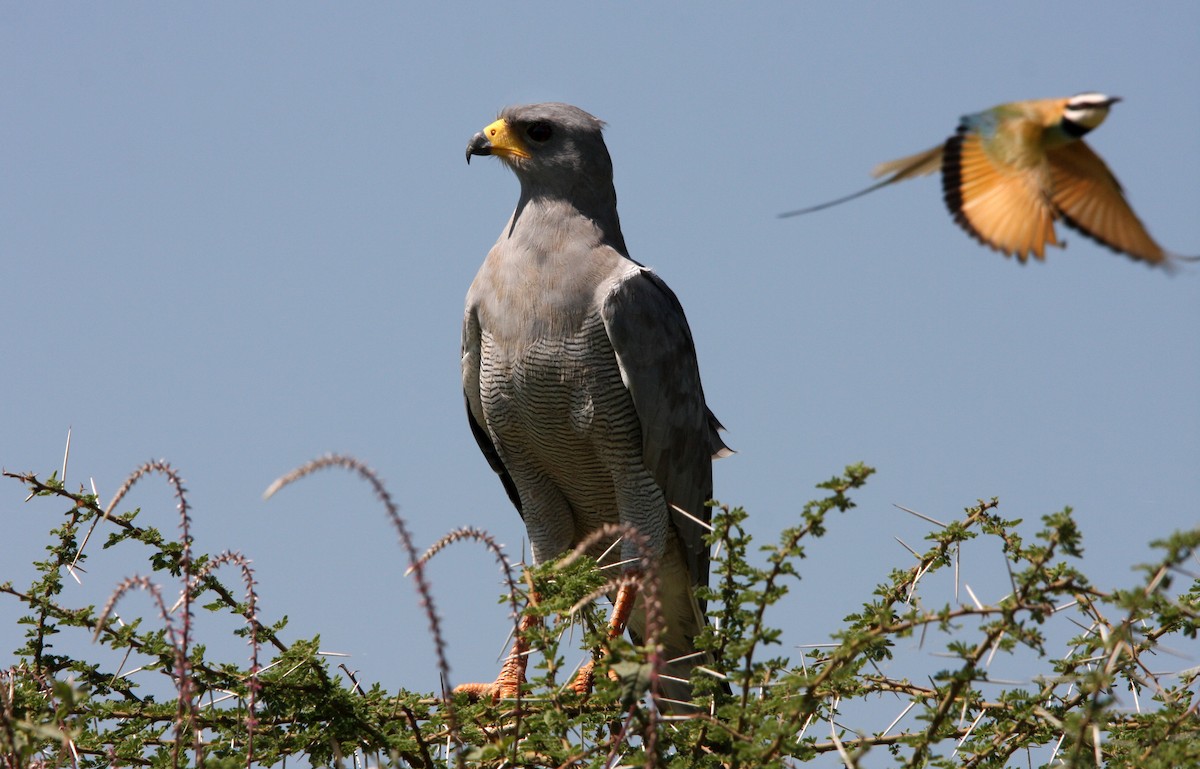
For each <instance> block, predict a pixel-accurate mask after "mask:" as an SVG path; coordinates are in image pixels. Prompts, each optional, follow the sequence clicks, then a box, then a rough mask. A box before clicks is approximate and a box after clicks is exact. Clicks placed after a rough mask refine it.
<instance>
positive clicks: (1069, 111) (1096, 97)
mask: <svg viewBox="0 0 1200 769" xmlns="http://www.w3.org/2000/svg"><path fill="white" fill-rule="evenodd" d="M1120 100H1121V97H1119V96H1106V95H1104V94H1102V93H1096V92H1095V91H1088V92H1086V93H1077V94H1075V95H1074V96H1072V97H1071V98H1070V99H1067V104H1066V106H1065V107H1063V116H1062V119H1063V123H1065V124H1067V125H1068V126H1070V125H1073V126H1075V127H1077V128H1078V129H1082V130H1080V131H1079V133H1081V134H1082V133H1087V132H1088V131H1090V130H1092V129H1093V128H1095V127H1096V126H1098V125H1100V124H1101V123H1103V122H1104V118H1106V117H1108V109H1109V107H1111V106H1112V105H1114V104H1116V103H1117V102H1119V101H1120Z"/></svg>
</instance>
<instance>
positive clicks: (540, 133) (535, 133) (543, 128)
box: [525, 120, 554, 143]
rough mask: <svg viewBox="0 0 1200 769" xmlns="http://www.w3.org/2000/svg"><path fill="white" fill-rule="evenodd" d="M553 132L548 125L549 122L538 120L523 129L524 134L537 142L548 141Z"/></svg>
mask: <svg viewBox="0 0 1200 769" xmlns="http://www.w3.org/2000/svg"><path fill="white" fill-rule="evenodd" d="M553 133H554V129H553V128H551V127H550V124H549V123H544V122H542V121H540V120H539V121H538V122H536V123H533V124H532V125H530V126H529V127H528V128H526V129H525V135H526V136H528V137H529V138H530V139H533V140H534V141H535V142H539V143H540V142H545V141H549V140H550V136H551V135H552V134H553Z"/></svg>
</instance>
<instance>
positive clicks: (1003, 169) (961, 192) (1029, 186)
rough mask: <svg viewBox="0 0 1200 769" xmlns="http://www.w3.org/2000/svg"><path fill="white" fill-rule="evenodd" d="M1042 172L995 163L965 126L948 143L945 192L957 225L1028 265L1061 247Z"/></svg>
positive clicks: (947, 204) (943, 185) (978, 137)
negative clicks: (1049, 247)
mask: <svg viewBox="0 0 1200 769" xmlns="http://www.w3.org/2000/svg"><path fill="white" fill-rule="evenodd" d="M1042 175H1044V174H1042V173H1038V170H1037V169H1036V168H1032V169H1022V170H1015V169H1012V168H1009V167H1007V166H1004V165H1001V164H1000V163H998V162H997V161H994V160H993V159H992V157H991V156H990V155H989V154H988V151H987V149H986V148H985V146H984V143H983V140H982V139H981V137H980V135H979V134H978V133H976V132H974V131H973V130H971V129H970V128H969V127H968V126H966V125H965V124H964V125H963V126H961V127H960V128H959V129H958V133H957V134H955V135H954V136H953V137H951V138H950V140H949V141H947V142H946V151H945V153H944V156H943V158H942V192H943V195H944V197H945V200H946V207H947V208H949V209H950V213H951V214H952V215H953V216H954V221H956V222H958V224H959V225H960V226H961V227H962V228H963V229H964V230H966V231H967V232H968V233H969V234H970V235H971V236H972V237H974V238H975V239H976V240H978V241H979V242H980V243H983V244H984V245H986V246H990V247H991V248H994V249H996V250H997V251H1000V252H1001V253H1003V254H1004V255H1006V256H1010V255H1013V254H1015V255H1016V257H1017V258H1018V259H1020V260H1021V261H1022V262H1024V261H1026V260H1027V259H1028V258H1029V255H1030V254H1033V255H1034V256H1035V257H1037V258H1038V259H1043V258H1044V253H1045V247H1046V245H1047V244H1049V245H1052V246H1056V245H1058V239H1057V238H1056V237H1055V235H1054V216H1055V212H1054V209H1053V208H1052V207H1051V205H1050V201H1049V200H1048V199H1047V197H1046V195H1045V194H1043V192H1042V188H1043V184H1042V182H1041V180H1040V178H1039V177H1040V176H1042Z"/></svg>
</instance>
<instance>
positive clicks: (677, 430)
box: [461, 103, 730, 700]
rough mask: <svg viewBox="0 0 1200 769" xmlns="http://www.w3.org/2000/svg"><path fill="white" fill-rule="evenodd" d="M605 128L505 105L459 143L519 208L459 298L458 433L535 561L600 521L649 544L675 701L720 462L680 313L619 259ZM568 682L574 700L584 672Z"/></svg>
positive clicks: (626, 545)
mask: <svg viewBox="0 0 1200 769" xmlns="http://www.w3.org/2000/svg"><path fill="white" fill-rule="evenodd" d="M603 125H604V124H603V123H602V122H601V121H600V120H597V119H596V118H594V117H592V116H591V115H589V114H588V113H586V112H584V111H583V110H581V109H578V108H577V107H572V106H570V105H567V104H555V103H549V104H532V105H526V106H517V107H509V108H507V109H505V110H504V111H503V112H502V113H501V116H500V119H499V120H497V121H495V122H494V123H492V124H491V125H489V126H487V127H486V128H485V129H483V131H481V132H480V133H478V134H476V135H475V136H474V138H473V139H471V143H470V144H469V145H467V162H470V160H471V156H472V155H496V156H498V157H499V158H500V159H501V160H502V161H503V162H504V164H505V165H507V166H508V167H509V168H510V169H512V171H513V173H515V174H516V175H517V179H518V180H519V181H520V183H521V197H520V198H519V200H518V201H517V206H516V210H515V211H514V212H513V215H512V218H510V219H509V221H508V223H507V224H505V225H504V229H503V230H502V231H501V233H500V238H499V239H498V240H497V241H496V244H495V245H494V246H492V249H491V251H489V252H488V255H487V258H486V259H485V260H484V262H483V266H482V267H481V268H480V269H479V273H478V274H477V275H476V276H475V281H474V282H473V283H472V284H471V289H470V291H468V292H467V307H466V315H465V317H464V319H463V335H462V374H463V390H464V392H465V394H466V401H467V415H468V417H469V420H470V423H471V430H472V432H474V434H475V439H476V440H477V441H478V442H479V447H480V449H482V450H483V453H484V455H485V456H486V457H487V460H488V462H489V463H490V464H491V466H492V468H493V469H494V470H495V471H496V472H497V473H498V474H499V475H500V480H501V481H502V482H503V484H504V488H505V490H506V491H507V492H508V496H509V498H510V499H511V500H512V502H513V504H514V505H516V507H517V511H518V512H520V514H521V517H522V518H523V519H524V521H525V527H526V529H527V530H528V534H529V541H530V544H531V546H532V549H533V556H534V558H535V559H536V560H537V561H538V562H545V561H549V560H553V559H554V558H556V557H558V556H560V555H562V554H563V553H565V552H567V551H568V550H570V549H571V548H573V547H575V546H576V545H577V544H578V543H579V542H580V541H581V540H582V539H583V538H584V537H586V536H587V535H588V534H589V533H590V532H592V531H594V530H595V529H597V528H599V527H601V526H603V525H604V524H608V523H617V522H620V523H625V524H629V525H632V526H634V527H636V528H637V529H638V530H639V531H640V532H641V533H642V534H643V535H645V536H646V537H647V538H648V539H649V542H650V546H651V548H652V549H653V551H654V552H653V554H652V555H653V559H654V563H655V567H656V572H657V575H658V578H659V580H660V588H659V590H660V593H659V594H660V598H661V601H662V605H663V615H664V619H665V621H666V629H665V631H664V632H663V634H662V635H661V636H660V641H661V643H662V645H663V648H664V652H665V656H666V658H667V659H668V660H671V659H675V658H680V657H686V658H687V659H684V660H682V661H680V662H677V663H674V664H668V666H667V670H666V672H667V674H668V677H667V678H665V679H664V684H663V686H662V687H661V688H662V691H663V693H664V694H665V696H666V698H668V699H684V700H686V699H689V698H690V687H688V686H687V685H685V684H682V683H679V682H677V681H673V680H672V679H673V678H680V679H683V680H686V679H687V678H688V675H689V674H690V671H691V668H692V667H693V666H694V665H695V664H696V663H697V661H698V660H697V655H695V654H694V653H693V652H694V651H695V647H694V644H693V639H694V638H695V637H696V635H697V633H699V632H700V629H701V628H702V627H703V625H704V609H703V606H702V605H701V604H700V602H699V601H698V600H697V598H696V595H695V588H696V586H698V585H705V584H707V582H708V546H707V545H706V544H705V542H704V534H705V533H706V532H705V528H704V526H703V525H702V524H699V523H697V522H696V520H693V518H694V519H698V520H700V521H705V522H707V521H708V519H709V515H710V514H709V509H708V508H707V507H706V506H705V503H706V502H707V501H708V500H709V499H711V498H712V459H713V458H714V457H719V456H724V455H726V454H728V453H730V450H729V449H728V448H727V447H726V446H725V444H724V443H723V442H722V440H721V438H720V437H719V436H718V434H717V430H718V429H720V427H721V425H720V423H719V422H718V421H717V419H716V417H714V416H713V414H712V412H711V411H709V409H708V406H707V405H706V404H705V402H704V390H703V388H701V386H700V372H699V369H698V367H697V364H696V350H695V347H694V345H693V343H692V335H691V331H690V330H689V329H688V324H687V320H686V319H685V318H684V314H683V308H682V307H681V306H680V305H679V300H678V299H676V297H675V294H674V293H672V291H671V289H669V288H668V287H667V284H666V283H664V282H663V281H662V279H661V278H659V277H658V276H657V275H655V274H654V273H653V272H652V271H651V270H649V269H647V268H646V267H643V266H642V265H641V264H639V263H637V262H635V261H633V260H632V259H630V258H629V254H628V251H627V249H626V248H625V239H624V238H623V237H622V235H621V225H620V222H619V220H618V218H617V195H616V191H615V190H614V189H613V180H612V161H611V159H610V158H609V155H608V149H607V148H606V147H605V145H604V139H603V137H602V136H601V129H602V128H603ZM675 508H679V509H682V510H683V511H686V513H687V514H686V515H685V514H682V513H680V512H678V511H677V510H676V509H675ZM610 544H611V543H604V542H602V543H601V544H600V545H599V546H597V547H596V548H595V549H594V551H593V552H594V554H596V555H600V554H602V553H604V552H605V550H606V549H608V545H610ZM612 550H613V551H615V552H609V554H608V555H606V556H605V560H606V561H607V562H610V563H612V562H616V561H618V560H622V561H630V560H633V559H636V558H637V557H638V556H639V553H638V552H637V551H636V548H635V547H634V545H633V544H632V543H631V542H628V541H622V542H621V544H620V547H618V548H612ZM627 568H629V567H627ZM636 592H637V591H636V590H635V589H629V590H623V591H621V592H620V593H619V594H618V595H617V598H616V601H615V605H614V608H613V620H612V622H611V623H610V632H612V633H613V634H614V635H616V634H620V633H622V632H624V629H625V622H626V618H628V623H629V629H630V632H631V633H632V634H633V635H634V638H635V639H640V638H641V637H642V635H643V633H644V628H645V616H644V611H643V609H642V608H641V607H640V602H639V607H638V608H637V609H636V610H634V601H635V600H636ZM524 651H525V648H524V647H523V646H522V642H521V641H518V643H517V645H516V646H515V647H514V649H513V653H512V654H511V655H510V656H509V658H508V661H507V662H506V663H505V665H504V669H503V670H502V672H501V674H500V677H499V679H497V681H496V682H495V683H494V684H468V685H466V686H464V687H461V688H463V689H465V690H467V691H469V692H471V693H472V694H473V695H475V696H490V697H511V696H515V694H516V692H517V688H518V687H519V685H520V682H521V681H522V680H523V676H524V664H525V659H526V655H525V654H524V653H523V652H524ZM689 655H690V657H689ZM585 679H586V680H585ZM576 683H577V688H579V689H586V687H587V686H588V685H589V684H590V666H589V669H588V670H585V671H584V673H583V674H582V675H581V676H580V679H577V682H576Z"/></svg>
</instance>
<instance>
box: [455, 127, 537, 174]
mask: <svg viewBox="0 0 1200 769" xmlns="http://www.w3.org/2000/svg"><path fill="white" fill-rule="evenodd" d="M472 155H499V156H500V157H506V158H508V157H512V158H527V157H529V150H528V149H527V148H526V147H525V142H523V141H521V137H520V136H518V135H517V134H516V132H515V131H513V130H512V127H511V126H509V124H508V122H507V121H505V120H504V119H503V118H501V119H500V120H497V121H496V122H494V123H492V124H491V125H489V126H488V127H487V128H485V129H483V130H482V131H480V132H479V133H477V134H475V136H474V137H472V138H471V143H470V144H468V145H467V162H468V163H470V162H471V156H472Z"/></svg>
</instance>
